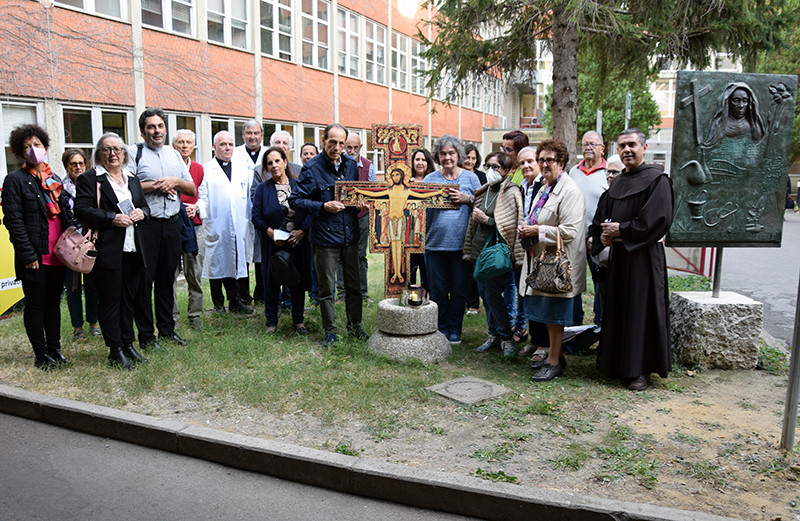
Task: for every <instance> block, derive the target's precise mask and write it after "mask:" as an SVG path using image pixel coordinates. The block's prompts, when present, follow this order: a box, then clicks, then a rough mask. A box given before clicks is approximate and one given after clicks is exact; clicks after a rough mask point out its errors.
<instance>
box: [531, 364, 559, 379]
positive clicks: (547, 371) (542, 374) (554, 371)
mask: <svg viewBox="0 0 800 521" xmlns="http://www.w3.org/2000/svg"><path fill="white" fill-rule="evenodd" d="M562 374H564V370H563V369H562V368H561V366H560V365H549V364H546V365H545V366H544V367H542V368H541V369H539V372H538V373H536V374H535V375H533V376H531V380H533V381H534V382H547V381H548V380H552V379H553V378H558V377H559V376H561V375H562Z"/></svg>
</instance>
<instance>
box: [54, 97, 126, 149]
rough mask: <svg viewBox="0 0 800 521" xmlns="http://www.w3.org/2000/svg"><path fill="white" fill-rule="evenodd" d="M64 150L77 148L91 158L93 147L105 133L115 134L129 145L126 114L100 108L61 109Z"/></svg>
mask: <svg viewBox="0 0 800 521" xmlns="http://www.w3.org/2000/svg"><path fill="white" fill-rule="evenodd" d="M61 120H62V123H63V129H64V134H63V138H64V139H63V143H64V148H65V149H67V148H79V149H81V150H83V151H84V153H85V154H86V156H87V157H89V158H91V157H92V151H93V150H94V145H95V143H96V142H97V140H98V139H100V136H102V135H103V134H105V133H106V132H113V133H115V134H117V135H118V136H119V137H120V139H121V140H122V142H123V143H130V142H131V140H129V138H130V130H129V127H128V121H129V119H128V113H127V112H119V111H113V110H106V109H103V108H100V107H61Z"/></svg>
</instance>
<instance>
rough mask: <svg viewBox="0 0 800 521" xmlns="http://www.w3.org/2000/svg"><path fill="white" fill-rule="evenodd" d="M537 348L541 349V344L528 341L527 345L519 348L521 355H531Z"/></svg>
mask: <svg viewBox="0 0 800 521" xmlns="http://www.w3.org/2000/svg"><path fill="white" fill-rule="evenodd" d="M537 349H539V346H537V345H536V344H534V343H533V342H528V343H527V344H525V347H523V348H522V349H520V350H519V356H531V355H532V354H533V353H535V352H536V350H537Z"/></svg>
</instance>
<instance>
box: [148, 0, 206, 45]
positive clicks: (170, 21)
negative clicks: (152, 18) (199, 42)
mask: <svg viewBox="0 0 800 521" xmlns="http://www.w3.org/2000/svg"><path fill="white" fill-rule="evenodd" d="M148 1H150V2H152V3H154V4H156V3H157V4H159V6H160V7H161V13H160V15H161V25H160V26H159V25H155V24H151V23H148V22H147V21H145V11H148V12H153V11H150V10H147V9H145V2H148ZM174 4H181V5H184V6H186V7H188V8H189V18H188V21H187V23H188V24H189V32H185V31H180V30H177V29H175V14H174V12H175V10H174V9H173V7H174ZM141 5H142V26H144V27H151V28H154V29H160V30H163V31H168V32H171V33H175V34H180V35H184V36H191V37H194V36H195V35H196V30H197V29H196V27H195V5H194V0H142V4H141Z"/></svg>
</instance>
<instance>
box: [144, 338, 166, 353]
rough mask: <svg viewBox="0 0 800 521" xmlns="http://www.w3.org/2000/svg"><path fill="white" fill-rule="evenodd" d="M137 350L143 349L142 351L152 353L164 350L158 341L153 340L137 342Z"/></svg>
mask: <svg viewBox="0 0 800 521" xmlns="http://www.w3.org/2000/svg"><path fill="white" fill-rule="evenodd" d="M139 349H144V350H148V349H152V350H153V351H161V350H163V349H164V346H162V345H161V344H159V343H158V340H156V339H155V338H153V339H151V340H147V341H145V342H142V341H141V340H139Z"/></svg>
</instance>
